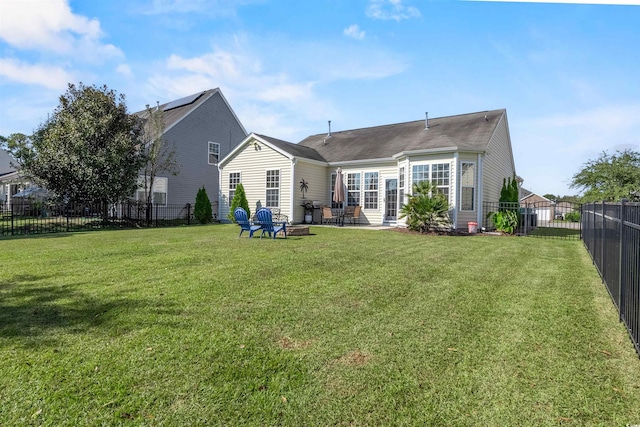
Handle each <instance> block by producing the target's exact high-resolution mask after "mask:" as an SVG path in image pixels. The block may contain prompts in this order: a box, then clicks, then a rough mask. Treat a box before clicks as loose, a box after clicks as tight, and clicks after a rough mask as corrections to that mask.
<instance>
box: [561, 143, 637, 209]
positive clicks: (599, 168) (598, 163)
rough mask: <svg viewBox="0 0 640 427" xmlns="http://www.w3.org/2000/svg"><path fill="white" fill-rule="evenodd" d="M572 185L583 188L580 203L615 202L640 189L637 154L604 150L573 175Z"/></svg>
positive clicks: (630, 151)
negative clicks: (610, 152) (612, 152)
mask: <svg viewBox="0 0 640 427" xmlns="http://www.w3.org/2000/svg"><path fill="white" fill-rule="evenodd" d="M570 187H571V188H576V189H578V190H579V191H584V193H583V196H582V200H583V202H586V203H588V202H595V201H618V200H621V199H623V198H628V197H631V196H632V194H633V193H635V192H637V191H640V153H638V152H636V151H632V150H624V151H616V152H615V153H614V154H608V153H607V152H603V153H602V154H600V156H599V157H598V158H597V159H595V160H590V161H588V162H587V163H585V164H584V165H583V167H582V169H581V170H580V171H579V172H578V173H576V174H575V175H573V179H572V180H571V185H570Z"/></svg>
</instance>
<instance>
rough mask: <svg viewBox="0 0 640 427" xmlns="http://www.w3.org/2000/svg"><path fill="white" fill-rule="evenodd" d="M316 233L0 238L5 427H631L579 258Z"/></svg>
mask: <svg viewBox="0 0 640 427" xmlns="http://www.w3.org/2000/svg"><path fill="white" fill-rule="evenodd" d="M311 232H312V233H314V235H311V236H302V237H291V238H289V239H286V240H284V239H278V240H277V241H273V240H268V239H263V240H259V239H255V238H254V239H252V240H249V239H247V238H245V237H243V238H242V239H238V238H237V228H236V227H235V226H231V225H212V226H193V227H189V228H187V227H182V228H172V229H144V230H127V231H105V232H93V233H86V234H80V233H78V234H66V235H44V236H36V237H32V238H14V239H4V240H0V263H1V265H2V269H1V271H0V360H1V361H2V362H1V363H0V426H13V425H44V426H63V425H68V426H82V425H91V426H95V425H125V426H129V425H131V426H137V425H150V426H155V425H158V426H186V425H205V424H206V425H256V426H271V425H285V426H290V425H293V426H314V425H318V426H329V425H338V426H340V425H344V426H375V425H385V426H386V425H411V426H414V425H437V426H440V425H446V426H516V425H517V426H540V425H554V426H555V425H574V426H588V425H602V426H625V425H626V424H640V359H639V358H638V356H637V355H636V353H635V352H634V350H633V347H632V345H631V342H630V340H629V338H628V335H627V333H626V331H625V330H624V328H623V326H622V325H621V324H620V323H619V322H618V319H617V314H616V311H615V309H614V307H613V305H612V303H611V301H610V298H609V296H608V294H607V293H606V290H605V288H604V286H603V285H602V284H601V282H600V279H599V277H598V275H597V273H596V271H595V269H594V267H593V266H592V264H591V262H590V259H589V257H588V255H587V254H586V251H585V250H584V248H583V246H582V244H581V242H577V241H565V240H547V239H532V238H516V237H487V236H473V237H433V236H419V235H410V234H404V233H398V232H394V231H372V230H361V229H340V228H320V227H311Z"/></svg>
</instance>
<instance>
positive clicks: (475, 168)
mask: <svg viewBox="0 0 640 427" xmlns="http://www.w3.org/2000/svg"><path fill="white" fill-rule="evenodd" d="M465 164H468V165H473V187H469V186H465V187H464V188H473V189H474V192H473V209H463V208H462V188H463V185H462V165H465ZM459 182H460V197H459V200H460V202H459V205H460V209H459V210H460V212H475V211H476V205H477V204H478V164H477V162H472V161H463V160H461V161H460V178H459Z"/></svg>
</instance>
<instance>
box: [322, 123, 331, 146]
mask: <svg viewBox="0 0 640 427" xmlns="http://www.w3.org/2000/svg"><path fill="white" fill-rule="evenodd" d="M329 138H331V120H329V133H328V134H327V136H325V137H324V139H323V140H322V145H327V139H329Z"/></svg>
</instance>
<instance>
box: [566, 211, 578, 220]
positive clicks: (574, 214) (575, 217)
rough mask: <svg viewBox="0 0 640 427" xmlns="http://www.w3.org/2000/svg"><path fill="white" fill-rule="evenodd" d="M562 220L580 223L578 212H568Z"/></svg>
mask: <svg viewBox="0 0 640 427" xmlns="http://www.w3.org/2000/svg"><path fill="white" fill-rule="evenodd" d="M564 219H565V220H567V221H571V222H580V211H573V212H569V213H568V214H566V215H565V216H564Z"/></svg>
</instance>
